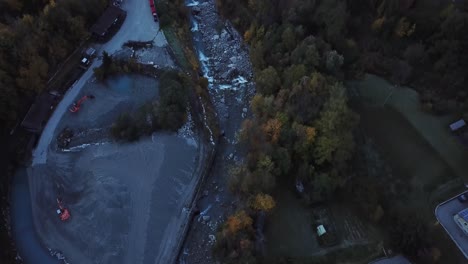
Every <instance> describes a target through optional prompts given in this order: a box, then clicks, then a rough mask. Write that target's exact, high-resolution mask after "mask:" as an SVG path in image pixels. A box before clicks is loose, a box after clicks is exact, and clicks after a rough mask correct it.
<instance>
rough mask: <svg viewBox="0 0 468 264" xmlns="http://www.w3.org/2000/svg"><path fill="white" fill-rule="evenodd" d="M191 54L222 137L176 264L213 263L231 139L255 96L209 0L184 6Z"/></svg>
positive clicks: (234, 38) (248, 68) (243, 58)
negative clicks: (187, 13)
mask: <svg viewBox="0 0 468 264" xmlns="http://www.w3.org/2000/svg"><path fill="white" fill-rule="evenodd" d="M187 6H188V7H189V8H190V10H191V14H192V17H191V18H192V19H191V22H192V25H191V27H192V33H193V39H194V44H195V48H196V50H197V53H198V57H199V60H200V63H201V66H202V71H203V75H204V77H205V78H207V79H208V82H209V92H210V95H211V98H212V100H213V103H214V105H215V108H216V112H217V114H218V118H219V122H220V127H221V129H222V130H223V131H224V133H225V134H224V137H223V138H222V139H221V140H220V142H219V145H218V152H217V155H216V158H215V161H214V165H213V168H212V170H211V172H210V174H209V175H208V177H207V179H206V181H205V183H204V185H203V186H202V191H201V192H200V193H201V196H200V197H198V198H199V200H198V203H197V205H198V208H199V209H200V214H199V215H197V216H195V217H194V219H193V222H192V225H191V229H190V231H189V233H188V236H187V238H186V241H185V244H184V245H183V249H182V252H181V254H180V256H179V263H214V260H213V259H212V256H211V247H212V245H213V244H214V242H215V240H216V237H215V234H216V230H217V228H218V226H219V225H220V224H222V223H223V222H224V220H225V219H226V217H227V216H228V215H229V214H230V213H232V212H233V211H234V210H235V209H236V206H237V198H236V197H235V196H233V195H232V194H230V193H229V190H228V170H229V168H230V167H231V166H232V165H234V164H235V163H236V162H240V161H241V160H242V159H243V153H242V151H241V150H239V149H238V147H237V145H236V134H237V133H238V131H239V129H240V127H241V124H242V122H243V120H244V119H245V118H246V117H247V116H248V115H249V112H248V111H249V110H248V109H249V103H250V99H251V98H252V96H253V95H254V93H255V87H254V83H253V70H252V65H251V63H250V59H249V52H248V48H247V47H246V46H245V45H244V44H243V40H242V37H241V35H240V34H239V33H238V32H237V31H236V30H235V29H234V27H233V26H232V25H231V24H230V23H229V22H227V21H226V22H225V21H223V20H221V18H220V17H219V15H218V12H217V10H216V6H215V2H214V1H213V0H200V1H189V2H187Z"/></svg>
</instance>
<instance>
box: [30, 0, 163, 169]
mask: <svg viewBox="0 0 468 264" xmlns="http://www.w3.org/2000/svg"><path fill="white" fill-rule="evenodd" d="M122 9H124V10H125V11H127V18H126V19H125V21H124V23H123V24H122V26H121V28H120V30H119V31H118V32H117V33H116V34H115V36H114V37H112V39H111V40H109V41H108V42H107V43H105V44H104V45H102V46H101V47H99V48H98V49H97V52H98V54H102V52H104V51H106V52H107V53H109V54H113V53H115V52H116V51H118V50H120V49H121V48H122V45H123V44H124V43H125V42H127V41H129V40H140V41H147V40H151V39H153V38H154V44H155V45H156V46H158V47H163V46H165V45H167V41H166V38H165V37H164V34H163V33H162V32H161V31H159V23H157V22H154V19H153V16H152V14H151V10H150V7H149V4H148V1H147V0H126V1H125V2H124V3H123V5H122ZM101 63H102V60H101V59H96V60H95V61H94V62H93V63H92V64H91V66H90V67H89V68H88V70H87V71H86V72H85V73H84V74H83V75H82V76H81V78H80V79H79V80H78V81H76V82H75V83H74V84H73V85H72V87H71V88H70V89H69V90H68V92H67V93H66V94H65V96H64V97H63V99H62V101H61V102H60V103H59V104H58V106H57V108H56V109H55V111H54V113H53V114H52V116H51V117H50V119H49V121H48V122H47V125H46V126H45V127H44V130H43V131H42V135H41V138H40V139H39V142H38V144H37V147H36V149H35V150H34V152H33V160H32V164H33V165H36V164H45V163H46V161H47V152H48V147H49V145H50V142H52V138H53V137H54V132H55V130H56V128H57V125H58V124H59V121H60V119H61V118H62V116H63V115H64V113H65V112H66V111H67V110H68V108H69V106H70V105H71V104H72V103H73V101H74V100H75V98H77V97H78V94H79V93H80V92H81V90H82V89H83V87H84V86H85V83H86V82H87V81H89V80H90V79H91V77H92V76H93V70H94V69H95V68H97V67H99V66H100V65H101Z"/></svg>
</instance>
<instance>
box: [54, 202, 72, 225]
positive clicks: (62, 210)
mask: <svg viewBox="0 0 468 264" xmlns="http://www.w3.org/2000/svg"><path fill="white" fill-rule="evenodd" d="M57 205H58V209H57V214H58V216H59V217H60V220H62V221H67V220H68V219H70V217H71V215H70V211H68V209H67V208H66V207H65V206H64V205H63V203H62V200H61V199H59V198H57Z"/></svg>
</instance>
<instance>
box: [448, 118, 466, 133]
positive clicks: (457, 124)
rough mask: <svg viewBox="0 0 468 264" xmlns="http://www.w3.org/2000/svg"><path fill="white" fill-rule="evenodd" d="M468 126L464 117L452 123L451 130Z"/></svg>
mask: <svg viewBox="0 0 468 264" xmlns="http://www.w3.org/2000/svg"><path fill="white" fill-rule="evenodd" d="M464 126H466V122H465V120H463V119H460V120H458V121H456V122H454V123H452V124H450V130H452V132H455V131H457V130H459V129H460V128H462V127H464Z"/></svg>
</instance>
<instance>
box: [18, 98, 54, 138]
mask: <svg viewBox="0 0 468 264" xmlns="http://www.w3.org/2000/svg"><path fill="white" fill-rule="evenodd" d="M55 98H56V96H55V95H53V94H50V93H47V92H46V93H42V94H41V95H39V96H37V97H36V100H35V101H34V103H33V104H32V105H31V107H30V108H29V111H28V113H27V114H26V116H25V117H24V119H23V121H22V122H21V127H23V128H24V129H26V130H27V131H29V132H32V133H40V132H41V131H42V129H43V128H44V125H45V124H46V123H47V119H48V118H49V114H50V112H51V110H52V108H53V105H54V101H55Z"/></svg>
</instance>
